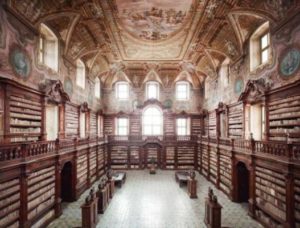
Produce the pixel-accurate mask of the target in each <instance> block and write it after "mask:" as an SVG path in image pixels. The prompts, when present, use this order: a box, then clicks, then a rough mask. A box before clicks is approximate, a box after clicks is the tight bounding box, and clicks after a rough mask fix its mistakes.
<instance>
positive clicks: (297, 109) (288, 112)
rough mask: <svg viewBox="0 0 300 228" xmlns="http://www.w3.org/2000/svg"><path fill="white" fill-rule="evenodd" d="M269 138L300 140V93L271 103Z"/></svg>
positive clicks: (274, 139) (275, 139)
mask: <svg viewBox="0 0 300 228" xmlns="http://www.w3.org/2000/svg"><path fill="white" fill-rule="evenodd" d="M268 113H269V118H268V119H269V139H270V140H273V141H286V135H287V134H289V135H290V141H294V142H300V95H297V96H288V97H285V98H281V99H277V100H274V101H272V102H270V103H269V112H268Z"/></svg>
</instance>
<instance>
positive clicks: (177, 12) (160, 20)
mask: <svg viewBox="0 0 300 228" xmlns="http://www.w3.org/2000/svg"><path fill="white" fill-rule="evenodd" d="M192 4H193V0H185V1H182V0H116V5H117V9H118V12H117V16H118V22H119V23H120V26H121V27H124V29H125V30H127V31H128V32H129V33H130V34H132V35H133V36H134V37H136V38H138V39H139V38H140V39H142V40H150V41H151V40H154V41H158V40H163V39H167V38H169V37H170V36H172V35H173V34H174V33H176V32H178V31H179V30H180V29H181V28H182V27H183V26H184V25H185V24H186V23H187V22H188V20H189V19H190V18H191V14H192V13H191V11H192V10H193V7H192Z"/></svg>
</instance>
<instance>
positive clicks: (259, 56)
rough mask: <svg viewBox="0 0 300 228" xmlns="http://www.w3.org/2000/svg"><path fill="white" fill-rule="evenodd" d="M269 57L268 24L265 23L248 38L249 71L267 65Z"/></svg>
mask: <svg viewBox="0 0 300 228" xmlns="http://www.w3.org/2000/svg"><path fill="white" fill-rule="evenodd" d="M271 57H272V56H271V40H270V29H269V22H266V23H264V24H263V25H262V26H260V27H259V28H258V29H257V30H256V31H255V32H254V33H253V34H252V36H251V38H250V70H251V71H253V70H255V69H256V68H257V67H259V66H260V65H264V64H266V63H268V62H269V60H270V59H271Z"/></svg>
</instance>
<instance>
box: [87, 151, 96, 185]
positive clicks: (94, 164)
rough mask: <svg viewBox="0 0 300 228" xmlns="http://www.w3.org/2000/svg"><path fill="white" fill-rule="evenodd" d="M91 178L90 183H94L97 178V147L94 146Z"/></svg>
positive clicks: (90, 168)
mask: <svg viewBox="0 0 300 228" xmlns="http://www.w3.org/2000/svg"><path fill="white" fill-rule="evenodd" d="M89 178H90V183H94V182H95V181H96V179H97V147H92V148H91V149H90V157H89Z"/></svg>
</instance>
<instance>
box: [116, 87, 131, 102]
mask: <svg viewBox="0 0 300 228" xmlns="http://www.w3.org/2000/svg"><path fill="white" fill-rule="evenodd" d="M128 97H129V88H128V85H127V84H125V83H120V84H117V98H119V99H128Z"/></svg>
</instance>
